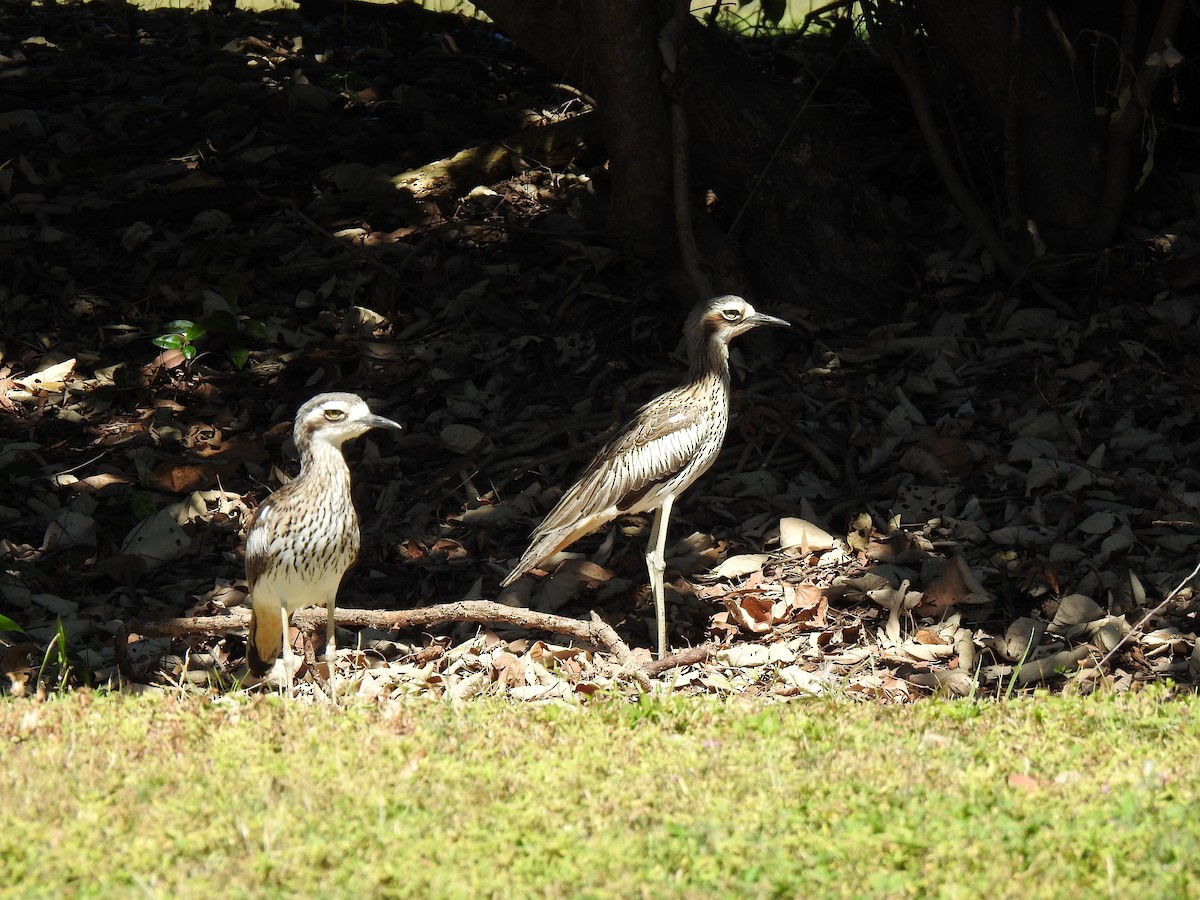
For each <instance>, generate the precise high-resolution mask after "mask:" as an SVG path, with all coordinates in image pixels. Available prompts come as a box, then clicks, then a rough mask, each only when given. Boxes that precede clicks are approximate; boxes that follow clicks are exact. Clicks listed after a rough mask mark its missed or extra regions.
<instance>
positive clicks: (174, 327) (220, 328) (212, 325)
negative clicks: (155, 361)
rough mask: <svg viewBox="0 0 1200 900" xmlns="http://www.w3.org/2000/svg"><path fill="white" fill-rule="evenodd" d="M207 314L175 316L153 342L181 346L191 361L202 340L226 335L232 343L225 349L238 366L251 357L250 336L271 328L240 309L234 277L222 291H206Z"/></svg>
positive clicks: (260, 335)
mask: <svg viewBox="0 0 1200 900" xmlns="http://www.w3.org/2000/svg"><path fill="white" fill-rule="evenodd" d="M204 310H205V312H204V315H203V316H201V317H200V319H198V320H192V319H175V320H174V321H171V322H168V323H167V324H166V326H164V327H165V331H164V332H163V333H162V334H160V335H158V336H157V337H155V338H152V339H151V343H153V344H154V346H156V347H161V348H162V349H164V350H178V351H179V352H180V353H182V354H183V358H184V359H186V360H187V361H188V362H191V361H192V360H194V359H195V358H196V357H197V355H198V354H199V352H200V350H199V347H198V346H197V345H198V344H199V342H201V341H202V340H204V339H205V338H209V337H217V336H219V337H223V338H225V339H226V341H227V343H228V346H227V347H226V348H225V353H226V355H227V356H228V357H229V359H230V361H231V362H232V363H233V364H234V366H236V367H237V368H239V369H240V368H242V367H243V366H245V365H246V363H247V362H248V361H249V359H250V350H249V348H247V347H246V346H245V344H246V341H247V339H249V338H254V339H257V340H263V339H265V338H266V336H267V328H266V326H265V325H263V323H262V322H260V321H259V320H258V319H253V318H251V317H250V316H246V315H242V314H241V312H240V310H239V302H238V290H237V286H236V284H234V283H233V282H232V281H226V282H225V283H224V284H223V285H222V286H221V291H220V293H217V292H216V291H205V292H204Z"/></svg>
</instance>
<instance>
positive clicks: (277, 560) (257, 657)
mask: <svg viewBox="0 0 1200 900" xmlns="http://www.w3.org/2000/svg"><path fill="white" fill-rule="evenodd" d="M372 428H394V429H395V430H396V431H401V430H403V429H402V427H401V426H400V425H399V424H398V423H396V422H393V421H392V420H391V419H385V418H384V417H383V416H376V415H373V414H372V413H371V410H370V409H368V408H367V404H366V402H365V401H364V400H363V399H362V398H361V397H359V396H357V395H356V394H318V395H317V396H316V397H313V398H312V399H311V400H309V401H308V402H307V403H305V404H304V405H303V406H301V407H300V409H299V411H298V412H297V413H296V423H295V425H294V427H293V434H294V436H295V440H296V449H297V450H298V451H299V452H300V474H299V475H297V476H296V477H295V478H294V479H293V480H292V481H290V482H288V483H287V484H285V485H284V486H283V487H281V488H280V489H279V490H277V491H276V492H275V493H274V494H272V495H271V496H270V497H268V498H267V499H266V500H264V501H263V502H262V505H261V506H259V508H258V512H257V514H256V515H255V517H254V521H253V523H251V525H250V533H249V534H248V535H247V537H246V581H247V582H248V583H249V585H250V604H251V609H250V628H249V631H248V633H247V635H246V665H247V666H248V667H249V669H250V671H251V672H252V673H253V674H255V675H265V674H266V673H267V671H268V670H269V669H270V668H271V665H272V663H274V661H275V658H276V657H277V656H279V651H280V649H281V648H282V650H283V658H284V662H285V664H286V667H287V678H288V691H289V693H290V692H291V673H292V667H291V661H292V645H291V641H289V640H288V620H289V617H290V616H291V614H292V613H293V612H294V611H295V610H297V609H299V608H300V607H302V606H317V605H319V604H322V603H323V604H325V609H326V610H327V611H328V613H329V616H328V619H327V620H326V624H325V660H326V662H328V664H329V671H330V679H331V681H332V677H333V666H334V649H335V640H334V633H333V609H334V603H335V601H336V600H337V591H338V585H339V584H341V581H342V576H343V575H345V574H346V570H347V569H349V568H350V566H352V565H353V564H354V561H355V559H357V558H358V548H359V544H360V537H359V533H358V516H357V514H356V513H355V512H354V503H353V502H352V500H351V498H350V468H349V467H348V466H347V465H346V459H345V457H343V456H342V444H344V443H345V442H346V441H348V440H351V439H353V438H356V437H359V436H360V435H363V434H366V432H368V431H369V430H371V429H372Z"/></svg>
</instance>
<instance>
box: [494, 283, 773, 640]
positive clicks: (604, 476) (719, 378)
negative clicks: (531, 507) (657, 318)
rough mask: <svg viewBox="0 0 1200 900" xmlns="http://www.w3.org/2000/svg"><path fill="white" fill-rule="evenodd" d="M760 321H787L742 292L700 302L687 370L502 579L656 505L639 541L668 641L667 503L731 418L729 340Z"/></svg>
mask: <svg viewBox="0 0 1200 900" xmlns="http://www.w3.org/2000/svg"><path fill="white" fill-rule="evenodd" d="M758 325H775V326H783V327H787V326H788V325H789V323H788V322H785V321H784V320H783V319H777V318H775V317H774V316H768V315H764V314H762V313H759V312H755V310H754V307H752V306H751V305H750V304H749V303H747V302H746V301H745V300H743V299H742V298H741V297H734V296H732V295H726V296H723V297H714V298H713V299H711V300H707V301H705V302H703V303H701V304H699V305H698V306H697V307H696V308H695V309H694V310H692V313H691V315H689V316H688V319H687V322H686V323H685V325H684V334H685V336H686V338H687V344H688V364H689V376H688V380H687V381H686V382H685V383H684V384H683V385H681V386H680V387H677V388H675V389H673V390H670V391H667V392H666V393H665V394H663V395H661V396H659V397H656V398H655V399H654V400H651V401H650V402H649V403H647V404H646V405H645V406H643V407H642V408H641V409H639V410H638V411H637V413H636V414H635V415H634V417H633V419H632V420H631V421H630V422H629V423H628V424H627V425H626V426H625V427H624V428H622V429H621V431H620V432H618V433H617V435H616V436H615V437H613V438H612V440H610V441H609V442H608V443H607V444H606V445H605V446H604V448H603V449H601V450H600V452H599V453H598V454H596V457H595V459H593V460H592V461H591V463H590V464H589V465H588V467H587V468H586V469H585V470H584V472H583V474H582V475H581V476H580V478H579V480H578V481H577V482H576V483H575V485H574V486H573V487H571V489H570V490H568V491H567V492H566V493H565V494H563V496H562V499H561V500H559V501H558V504H557V505H556V506H555V507H554V509H552V510H551V511H550V513H549V514H548V515H547V516H546V518H545V519H544V520H543V521H542V524H541V525H539V526H538V528H537V530H536V531H535V532H534V534H533V537H532V539H531V541H530V545H529V549H528V550H526V551H525V553H524V555H522V557H521V559H520V561H518V563H517V565H516V566H515V567H514V568H513V570H512V572H510V573H509V574H508V576H507V577H506V578H505V579H504V581H502V582H501V584H503V585H509V584H512V583H513V582H514V581H516V580H517V579H518V578H520V577H521V576H522V575H525V574H526V573H528V572H529V571H531V570H532V569H534V568H536V567H538V566H540V565H541V564H542V563H544V562H545V561H546V560H548V559H550V557H552V556H554V554H556V553H558V552H559V551H560V550H562V549H563V548H565V547H568V546H570V545H571V544H573V543H574V542H575V541H577V540H578V539H579V538H581V537H583V536H584V535H586V534H591V533H592V532H593V531H596V530H598V529H599V528H601V527H603V526H604V525H605V524H606V523H608V522H610V521H612V520H613V519H615V518H616V517H617V516H620V515H626V514H629V513H639V512H647V511H649V510H655V515H654V525H653V527H652V528H651V533H650V542H649V545H648V547H647V551H646V567H647V569H648V571H649V574H650V587H651V589H652V590H653V592H654V606H655V610H654V611H655V615H656V618H657V625H658V655H659V656H660V657H661V656H662V655H663V653H664V652H665V650H666V618H665V615H666V613H665V598H664V594H663V572H664V569H665V564H664V560H663V553H664V550H665V544H666V536H667V522H668V520H669V519H670V517H671V506H672V504H673V503H674V502H675V498H676V497H678V496H679V495H680V494H681V493H683V491H685V490H687V488H688V487H689V486H690V485H691V484H692V482H694V481H695V480H696V479H697V478H699V477H700V476H701V475H703V474H704V473H705V472H706V471H708V468H709V467H710V466H711V465H712V464H713V462H714V461H715V460H716V458H717V454H718V453H719V452H720V450H721V444H722V442H723V441H724V440H725V429H726V426H727V425H728V424H729V342H730V341H731V340H733V339H734V338H735V337H737V336H738V335H739V334H741V333H743V332H745V331H749V330H750V329H751V328H754V327H756V326H758Z"/></svg>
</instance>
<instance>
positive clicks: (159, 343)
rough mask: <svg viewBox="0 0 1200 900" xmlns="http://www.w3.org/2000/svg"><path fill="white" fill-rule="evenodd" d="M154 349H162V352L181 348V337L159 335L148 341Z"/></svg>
mask: <svg viewBox="0 0 1200 900" xmlns="http://www.w3.org/2000/svg"><path fill="white" fill-rule="evenodd" d="M150 343H152V344H153V345H154V346H155V347H162V348H163V349H164V350H178V349H179V348H180V347H182V346H183V335H181V334H160V335H159V336H158V337H156V338H154V339H153V340H151V341H150Z"/></svg>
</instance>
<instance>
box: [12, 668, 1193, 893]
mask: <svg viewBox="0 0 1200 900" xmlns="http://www.w3.org/2000/svg"><path fill="white" fill-rule="evenodd" d="M1198 712H1200V703H1198V701H1197V699H1196V698H1195V697H1194V696H1171V695H1169V694H1168V693H1167V692H1166V691H1163V690H1154V691H1149V692H1146V693H1142V694H1137V695H1122V696H1107V697H1092V698H1079V697H1062V696H1049V695H1044V694H1043V695H1039V696H1034V697H1026V698H1022V699H1016V700H1012V701H1009V702H1002V703H994V702H970V703H968V702H957V703H953V702H942V701H929V702H923V703H919V704H916V705H914V706H910V707H899V708H897V707H880V706H876V705H871V704H861V703H860V704H855V703H851V702H849V701H846V700H822V701H813V702H807V703H794V704H791V705H787V706H778V705H771V706H764V705H762V704H761V703H759V704H749V703H744V702H738V701H724V702H722V701H717V700H713V699H679V698H675V699H668V700H661V701H660V700H644V701H642V702H641V703H640V704H631V703H629V702H626V701H624V700H620V699H612V700H599V701H596V700H593V701H592V702H591V703H590V704H589V705H588V706H586V707H583V708H567V707H543V708H535V707H531V706H527V705H518V704H515V703H511V702H503V701H499V700H490V701H483V702H475V703H470V704H467V705H464V706H461V707H451V706H449V705H446V704H444V703H438V702H435V701H432V700H421V701H418V700H414V701H409V702H405V703H403V704H393V705H385V706H382V707H374V706H372V707H367V706H351V707H349V708H346V709H342V710H331V709H329V708H327V707H321V706H306V705H301V704H298V703H288V702H285V701H282V700H280V699H278V698H260V699H258V700H256V701H244V700H236V701H231V700H222V701H217V702H212V701H196V700H175V699H171V698H170V697H167V696H143V697H140V698H138V697H130V696H107V695H102V694H94V693H87V692H78V693H72V694H68V695H65V696H61V697H57V698H55V699H53V700H50V701H49V702H45V703H38V702H35V701H31V700H3V701H0V747H3V751H2V756H0V808H2V809H3V810H4V821H5V827H4V828H3V829H2V830H0V861H2V865H0V872H3V880H2V881H0V892H2V893H3V894H4V895H5V896H31V895H38V894H45V895H56V896H57V895H63V894H66V895H84V896H93V895H107V896H116V895H131V894H140V895H148V896H195V895H213V894H216V895H218V896H245V895H254V896H264V895H265V896H283V895H289V894H303V895H310V894H314V893H316V892H321V893H324V894H326V895H333V896H339V897H347V896H368V895H383V896H422V897H423V896H433V897H465V896H472V897H479V896H496V897H528V896H553V897H568V896H591V897H629V896H648V897H663V896H685V897H699V896H751V897H759V896H781V897H789V896H822V897H823V896H846V897H859V896H887V897H903V896H914V897H917V896H920V897H928V896H935V895H944V896H949V897H978V896H984V897H1097V896H1122V897H1125V896H1134V895H1135V894H1136V895H1150V896H1156V897H1185V896H1196V895H1197V894H1198V893H1200V852H1198V850H1197V848H1200V822H1198V820H1200V816H1198V815H1197V810H1198V808H1200V776H1198V775H1197V770H1198V768H1200V767H1198V765H1197V748H1198V746H1200V742H1198V737H1200V734H1198V732H1200V726H1198V724H1197V721H1198V719H1197V713H1198Z"/></svg>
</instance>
